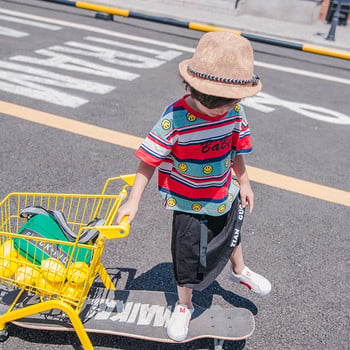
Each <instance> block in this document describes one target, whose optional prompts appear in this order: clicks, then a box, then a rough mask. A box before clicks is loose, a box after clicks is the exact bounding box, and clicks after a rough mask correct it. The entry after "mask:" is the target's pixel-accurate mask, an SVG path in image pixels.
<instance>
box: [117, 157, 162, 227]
mask: <svg viewBox="0 0 350 350" xmlns="http://www.w3.org/2000/svg"><path fill="white" fill-rule="evenodd" d="M154 170H155V167H154V166H151V165H148V164H147V163H145V162H143V161H142V160H141V162H140V165H139V167H138V168H137V172H136V176H135V181H134V185H133V186H132V189H131V192H130V195H129V198H128V200H127V201H126V203H125V204H124V205H122V206H121V207H120V208H119V210H118V215H117V224H119V223H120V222H121V220H122V219H123V217H124V216H127V215H128V216H129V219H128V222H129V223H131V222H132V221H133V220H134V218H135V215H136V213H137V210H138V208H139V204H140V201H141V198H142V195H143V192H144V191H145V188H146V186H147V184H148V183H149V181H150V180H151V178H152V176H153V173H154Z"/></svg>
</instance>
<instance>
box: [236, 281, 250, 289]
mask: <svg viewBox="0 0 350 350" xmlns="http://www.w3.org/2000/svg"><path fill="white" fill-rule="evenodd" d="M239 283H240V284H244V285H245V286H247V287H248V288H249V289H252V287H251V286H250V285H249V284H248V283H245V282H239Z"/></svg>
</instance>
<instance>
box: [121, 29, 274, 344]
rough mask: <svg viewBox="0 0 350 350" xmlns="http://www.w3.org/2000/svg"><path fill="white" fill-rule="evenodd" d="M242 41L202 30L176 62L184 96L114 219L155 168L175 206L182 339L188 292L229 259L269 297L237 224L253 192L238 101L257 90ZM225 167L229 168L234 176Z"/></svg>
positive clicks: (129, 210)
mask: <svg viewBox="0 0 350 350" xmlns="http://www.w3.org/2000/svg"><path fill="white" fill-rule="evenodd" d="M253 64H254V57H253V50H252V47H251V45H250V43H249V41H248V40H246V39H244V38H243V37H241V36H237V35H235V34H232V33H229V32H213V33H207V34H205V35H204V36H203V37H202V38H201V40H200V41H199V43H198V46H197V48H196V51H195V53H194V55H193V57H192V59H188V60H185V61H183V62H181V63H180V64H179V70H180V74H181V76H182V77H183V79H184V80H185V83H186V85H187V88H188V89H189V91H190V94H189V95H186V96H184V97H183V98H182V99H180V100H179V101H177V102H175V103H173V104H171V105H170V106H168V107H167V108H166V109H165V111H164V112H163V115H162V117H161V119H160V120H159V121H158V123H157V124H156V125H155V126H154V128H153V129H152V130H151V131H150V133H149V135H148V137H147V138H146V139H145V141H144V142H143V144H142V145H141V147H140V148H139V149H138V150H137V152H136V156H137V157H138V158H139V159H140V160H141V162H140V165H139V167H138V169H137V174H136V177H135V182H134V186H133V188H132V190H131V193H130V196H129V199H128V200H127V202H126V203H125V204H124V205H123V206H122V207H121V208H120V209H119V212H118V218H117V222H118V223H119V222H120V220H121V219H122V218H123V217H124V216H125V215H129V222H131V221H132V220H133V219H134V217H135V215H136V212H137V210H138V206H139V203H140V200H141V196H142V194H143V192H144V189H145V187H146V186H147V184H148V182H149V180H150V179H151V177H152V175H153V173H154V170H155V168H156V167H159V172H158V185H159V191H160V193H161V195H162V197H163V199H164V205H165V207H166V208H168V209H172V210H174V214H173V227H172V242H171V251H172V257H173V268H174V275H175V280H176V283H177V290H178V297H179V301H178V303H177V305H176V307H175V310H174V312H173V314H172V316H171V318H170V320H169V322H168V327H167V331H168V336H169V337H170V338H172V339H174V340H176V341H182V340H184V339H185V338H186V336H187V333H188V326H189V321H190V319H191V315H192V313H193V306H192V302H191V298H192V290H203V289H204V288H206V287H207V286H209V284H211V283H212V282H213V281H214V280H215V279H216V277H217V276H218V275H219V274H220V272H221V271H222V270H223V268H224V267H225V265H226V264H227V262H228V260H230V261H231V263H232V267H231V270H230V278H231V280H232V281H233V282H237V283H241V284H244V285H246V286H248V288H249V289H251V291H252V292H254V293H256V294H258V295H267V294H268V293H269V292H270V290H271V284H270V282H269V281H268V280H267V279H266V278H264V277H263V276H261V275H258V274H257V273H255V272H253V271H251V270H250V269H249V268H248V267H246V266H245V265H244V260H243V254H242V245H241V244H240V228H241V225H242V221H243V217H244V210H245V209H244V208H245V207H246V206H247V205H248V206H249V212H252V210H253V205H254V196H253V191H252V189H251V187H250V183H249V178H248V175H247V172H246V169H245V165H244V160H243V154H246V153H250V152H251V150H252V147H251V141H250V130H249V126H248V123H247V120H246V117H245V114H244V111H243V108H242V107H241V106H240V105H239V101H240V100H241V99H242V98H244V97H248V96H253V95H255V94H256V93H258V92H259V91H260V90H261V82H260V80H259V78H258V77H257V76H256V75H254V74H253V68H254V67H253ZM231 167H232V169H233V171H234V173H235V176H236V177H237V179H238V180H237V179H236V178H235V177H233V176H232V173H231Z"/></svg>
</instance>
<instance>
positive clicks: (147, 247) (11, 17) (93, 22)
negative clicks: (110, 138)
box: [0, 0, 350, 350]
mask: <svg viewBox="0 0 350 350" xmlns="http://www.w3.org/2000/svg"><path fill="white" fill-rule="evenodd" d="M8 10H10V11H16V13H15V12H8ZM25 15H28V16H27V17H26V18H24V16H25ZM33 16H40V18H39V17H33ZM43 17H44V18H43ZM18 19H19V20H18ZM55 21H56V22H55ZM63 21H65V22H63ZM33 23H34V24H33ZM35 23H36V25H35ZM38 24H40V27H38ZM44 24H45V26H43V25H44ZM84 26H85V27H84ZM113 33H114V34H113ZM116 33H117V34H116ZM120 33H121V34H120ZM201 35H202V33H199V32H195V31H190V30H186V29H181V28H175V27H168V26H164V25H159V24H154V23H147V22H143V21H139V20H133V19H127V18H117V17H115V18H114V21H113V22H112V21H103V20H97V19H95V18H94V13H92V12H87V11H84V10H78V9H75V8H70V7H64V6H60V5H55V4H50V3H47V2H41V1H33V0H29V1H6V0H5V1H4V0H3V1H2V4H1V8H0V43H1V44H0V61H1V62H0V96H1V97H0V101H4V102H8V103H10V104H11V105H18V106H24V107H28V108H31V109H33V110H37V111H42V112H46V113H50V114H52V115H56V116H61V117H66V118H69V119H73V120H76V121H80V122H84V123H88V124H92V125H94V126H100V127H103V128H106V129H109V130H113V131H118V132H122V133H126V134H129V135H133V136H137V137H139V138H143V137H145V136H146V134H147V132H148V131H149V130H150V129H151V128H152V126H153V125H154V123H155V122H156V121H157V119H158V118H159V116H160V114H161V112H162V111H163V109H164V107H165V106H166V105H167V104H169V103H171V102H172V101H173V100H175V99H177V98H180V97H182V96H183V95H184V94H185V91H184V88H183V84H182V82H181V79H180V77H179V75H178V73H177V65H178V63H179V62H180V61H181V60H183V59H185V58H188V57H190V56H191V55H192V54H191V50H192V51H193V48H194V47H195V46H196V43H197V41H198V39H199V38H200V37H201ZM150 39H151V40H154V41H150ZM174 45H177V46H176V47H175V46H174ZM253 47H254V50H255V58H256V61H257V63H258V64H257V66H256V72H257V74H258V75H260V76H261V79H262V82H263V95H261V96H260V97H259V98H258V99H255V100H251V99H250V100H246V101H244V103H245V105H246V107H245V109H246V113H247V117H248V121H249V124H250V127H251V129H252V134H253V147H254V152H253V153H252V154H251V155H249V156H247V157H246V163H247V164H248V165H250V166H252V167H254V168H259V169H265V170H268V171H270V172H273V173H276V174H277V175H287V176H289V177H291V179H290V180H288V181H293V180H292V179H294V178H295V179H302V180H305V181H308V182H310V183H314V184H319V185H323V186H328V187H330V188H331V189H339V190H343V191H347V192H348V191H349V188H350V180H349V165H350V161H349V139H350V138H349V128H350V122H349V120H350V116H349V112H348V97H349V95H350V94H349V92H350V89H349V82H350V66H349V62H348V61H343V60H339V59H332V58H327V57H321V56H317V55H312V54H306V53H302V52H296V51H293V50H287V49H281V48H277V47H272V46H268V45H262V44H255V43H253ZM101 48H102V49H101ZM267 64H269V65H270V66H269V67H268V66H267ZM271 65H274V66H273V67H272V66H271ZM281 67H282V68H281ZM283 67H284V68H283ZM285 67H288V69H289V71H288V72H286V71H285ZM283 69H284V71H283ZM301 71H302V72H301ZM305 72H306V73H305ZM310 72H312V75H313V76H310ZM335 78H341V80H339V79H338V80H337V79H335ZM45 79H46V80H45ZM335 80H337V81H335ZM0 113H1V114H0V138H1V147H2V149H1V152H0V164H1V165H0V166H1V179H0V197H1V198H3V197H4V196H5V195H6V194H8V193H10V192H13V191H22V192H24V191H30V192H64V193H99V192H100V191H101V190H102V187H103V184H104V181H105V180H106V179H107V178H108V177H111V176H117V175H120V174H129V173H133V172H135V170H136V167H137V163H138V162H137V159H136V157H134V152H135V150H134V149H133V146H132V145H130V144H128V145H125V146H122V145H116V144H113V143H111V142H104V141H101V140H96V139H94V138H93V135H92V137H86V136H81V135H78V134H77V133H76V130H72V131H71V132H68V131H64V130H59V129H57V128H53V127H49V126H46V125H43V124H40V123H38V122H35V121H34V119H35V117H36V113H35V112H33V113H32V115H33V121H26V120H22V119H20V118H18V117H14V116H12V115H11V113H6V108H2V109H1V110H0ZM121 143H122V142H121ZM284 181H285V182H286V181H287V180H284ZM288 181H287V182H288ZM252 187H253V190H254V192H255V197H256V203H255V209H254V211H253V213H252V214H251V215H247V216H246V219H245V222H244V226H243V237H242V241H243V248H244V255H245V260H246V264H247V265H248V266H249V267H251V268H252V269H253V270H255V271H257V272H259V273H262V274H264V275H265V276H266V277H267V278H269V280H270V281H271V282H272V284H273V291H272V293H271V295H269V296H268V297H266V298H258V297H256V296H254V295H252V294H250V292H249V290H247V289H245V288H244V287H243V286H237V285H234V286H233V285H231V283H230V281H229V279H228V271H229V270H228V267H226V269H225V270H224V272H223V273H222V274H221V275H220V276H219V277H218V279H217V281H216V282H214V283H213V284H212V285H211V286H210V287H209V288H207V289H206V290H205V291H203V293H195V294H194V301H196V302H197V303H199V304H201V305H203V306H209V305H211V304H218V305H221V306H226V307H230V306H232V305H234V306H241V307H247V308H249V309H250V310H251V311H252V312H253V313H254V315H255V321H256V330H255V332H254V334H253V335H252V337H250V338H249V339H248V340H247V341H242V342H227V343H226V345H225V346H226V348H227V349H243V348H244V349H347V348H348V345H349V308H348V305H349V301H350V300H349V293H348V291H349V226H350V220H349V217H350V215H349V206H348V205H343V204H338V203H334V202H331V201H328V200H324V199H319V198H313V197H310V196H309V195H308V191H307V186H306V187H303V191H304V192H303V193H302V194H301V193H297V192H298V191H297V190H295V191H293V190H292V191H287V190H284V189H281V188H278V187H276V186H274V183H270V185H266V184H264V181H259V179H256V181H253V182H252ZM322 190H323V187H320V191H322ZM156 192H157V182H156V177H154V178H153V179H152V181H151V183H150V185H149V187H148V188H147V189H146V192H145V195H144V197H143V202H142V205H141V207H140V209H139V213H138V216H137V218H136V219H135V221H134V222H133V224H132V227H131V233H130V236H129V237H128V238H127V239H124V240H118V241H113V242H109V243H108V245H107V246H106V248H105V251H104V256H103V262H104V263H105V265H106V267H107V268H108V269H109V272H110V273H111V274H112V275H113V278H114V281H115V282H116V283H117V288H120V289H147V290H164V291H175V290H176V288H175V286H174V284H173V280H172V269H171V256H170V230H171V213H170V212H168V211H166V210H165V209H163V207H162V202H161V199H160V196H159V195H158V194H157V193H156ZM91 339H92V343H93V345H94V347H95V348H96V349H110V348H118V349H137V348H139V349H145V348H146V349H187V348H194V349H200V348H206V347H208V346H209V344H210V342H209V341H207V340H202V341H198V342H192V343H189V344H185V345H177V344H174V345H164V346H163V345H161V344H158V343H151V342H144V341H139V340H133V339H128V338H123V337H112V336H105V335H103V336H102V335H91ZM1 346H2V347H3V349H10V350H14V349H19V348H21V349H62V350H63V349H72V348H75V349H78V348H79V341H78V339H77V337H76V336H75V335H74V334H70V333H58V332H42V331H30V330H24V329H21V328H18V327H16V326H14V325H10V338H9V339H8V340H7V341H6V343H3V344H0V349H1Z"/></svg>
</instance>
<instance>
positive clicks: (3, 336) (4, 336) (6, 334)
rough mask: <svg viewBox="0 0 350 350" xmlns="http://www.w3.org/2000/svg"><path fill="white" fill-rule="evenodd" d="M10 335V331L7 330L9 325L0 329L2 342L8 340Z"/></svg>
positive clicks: (0, 340)
mask: <svg viewBox="0 0 350 350" xmlns="http://www.w3.org/2000/svg"><path fill="white" fill-rule="evenodd" d="M8 337H9V332H8V330H7V325H6V326H5V328H4V329H2V330H0V343H2V342H4V341H5V340H7V338H8Z"/></svg>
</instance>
